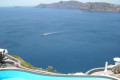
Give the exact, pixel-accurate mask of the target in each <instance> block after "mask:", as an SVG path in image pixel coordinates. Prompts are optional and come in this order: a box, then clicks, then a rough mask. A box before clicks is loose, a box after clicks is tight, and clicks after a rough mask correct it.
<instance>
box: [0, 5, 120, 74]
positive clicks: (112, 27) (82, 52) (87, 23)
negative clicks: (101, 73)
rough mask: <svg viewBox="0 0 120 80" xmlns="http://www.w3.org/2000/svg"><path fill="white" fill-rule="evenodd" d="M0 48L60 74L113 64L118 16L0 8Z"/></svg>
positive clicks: (119, 49)
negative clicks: (50, 67) (52, 68)
mask: <svg viewBox="0 0 120 80" xmlns="http://www.w3.org/2000/svg"><path fill="white" fill-rule="evenodd" d="M41 33H47V34H48V35H46V36H41V35H40V34H41ZM0 48H6V49H8V51H9V54H10V55H18V56H20V57H21V58H23V59H24V60H26V61H28V62H30V63H31V64H32V65H34V66H36V67H41V68H47V66H49V65H51V66H53V67H54V68H55V69H57V70H58V72H62V73H73V72H86V71H87V70H89V69H91V68H95V67H103V66H104V64H105V62H106V61H108V62H109V64H114V61H113V58H114V57H120V13H110V12H84V11H79V10H73V9H49V8H46V9H45V8H32V7H17V8H14V7H3V8H0Z"/></svg>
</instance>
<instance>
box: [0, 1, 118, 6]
mask: <svg viewBox="0 0 120 80" xmlns="http://www.w3.org/2000/svg"><path fill="white" fill-rule="evenodd" d="M58 1H68V0H0V6H35V5H38V4H40V3H53V2H58ZM77 1H81V2H109V3H114V4H120V0H77Z"/></svg>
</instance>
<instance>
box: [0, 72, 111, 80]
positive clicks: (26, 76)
mask: <svg viewBox="0 0 120 80" xmlns="http://www.w3.org/2000/svg"><path fill="white" fill-rule="evenodd" d="M0 80H113V79H109V78H103V77H57V76H46V75H38V74H33V73H28V72H23V71H13V70H6V71H0Z"/></svg>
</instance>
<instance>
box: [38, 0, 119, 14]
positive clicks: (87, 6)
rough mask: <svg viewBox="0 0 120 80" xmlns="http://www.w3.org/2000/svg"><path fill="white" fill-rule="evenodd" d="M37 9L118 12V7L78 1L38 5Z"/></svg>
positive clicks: (109, 4)
mask: <svg viewBox="0 0 120 80" xmlns="http://www.w3.org/2000/svg"><path fill="white" fill-rule="evenodd" d="M36 7H37V8H64V9H78V10H82V11H104V12H120V5H117V4H111V3H105V2H87V3H82V2H78V1H60V2H58V3H51V4H39V5H37V6H36Z"/></svg>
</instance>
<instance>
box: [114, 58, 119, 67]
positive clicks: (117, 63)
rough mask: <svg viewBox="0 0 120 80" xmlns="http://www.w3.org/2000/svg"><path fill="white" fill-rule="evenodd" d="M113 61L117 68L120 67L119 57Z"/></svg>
mask: <svg viewBox="0 0 120 80" xmlns="http://www.w3.org/2000/svg"><path fill="white" fill-rule="evenodd" d="M113 60H114V61H115V65H116V66H117V65H120V58H119V57H115V58H114V59H113Z"/></svg>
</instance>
